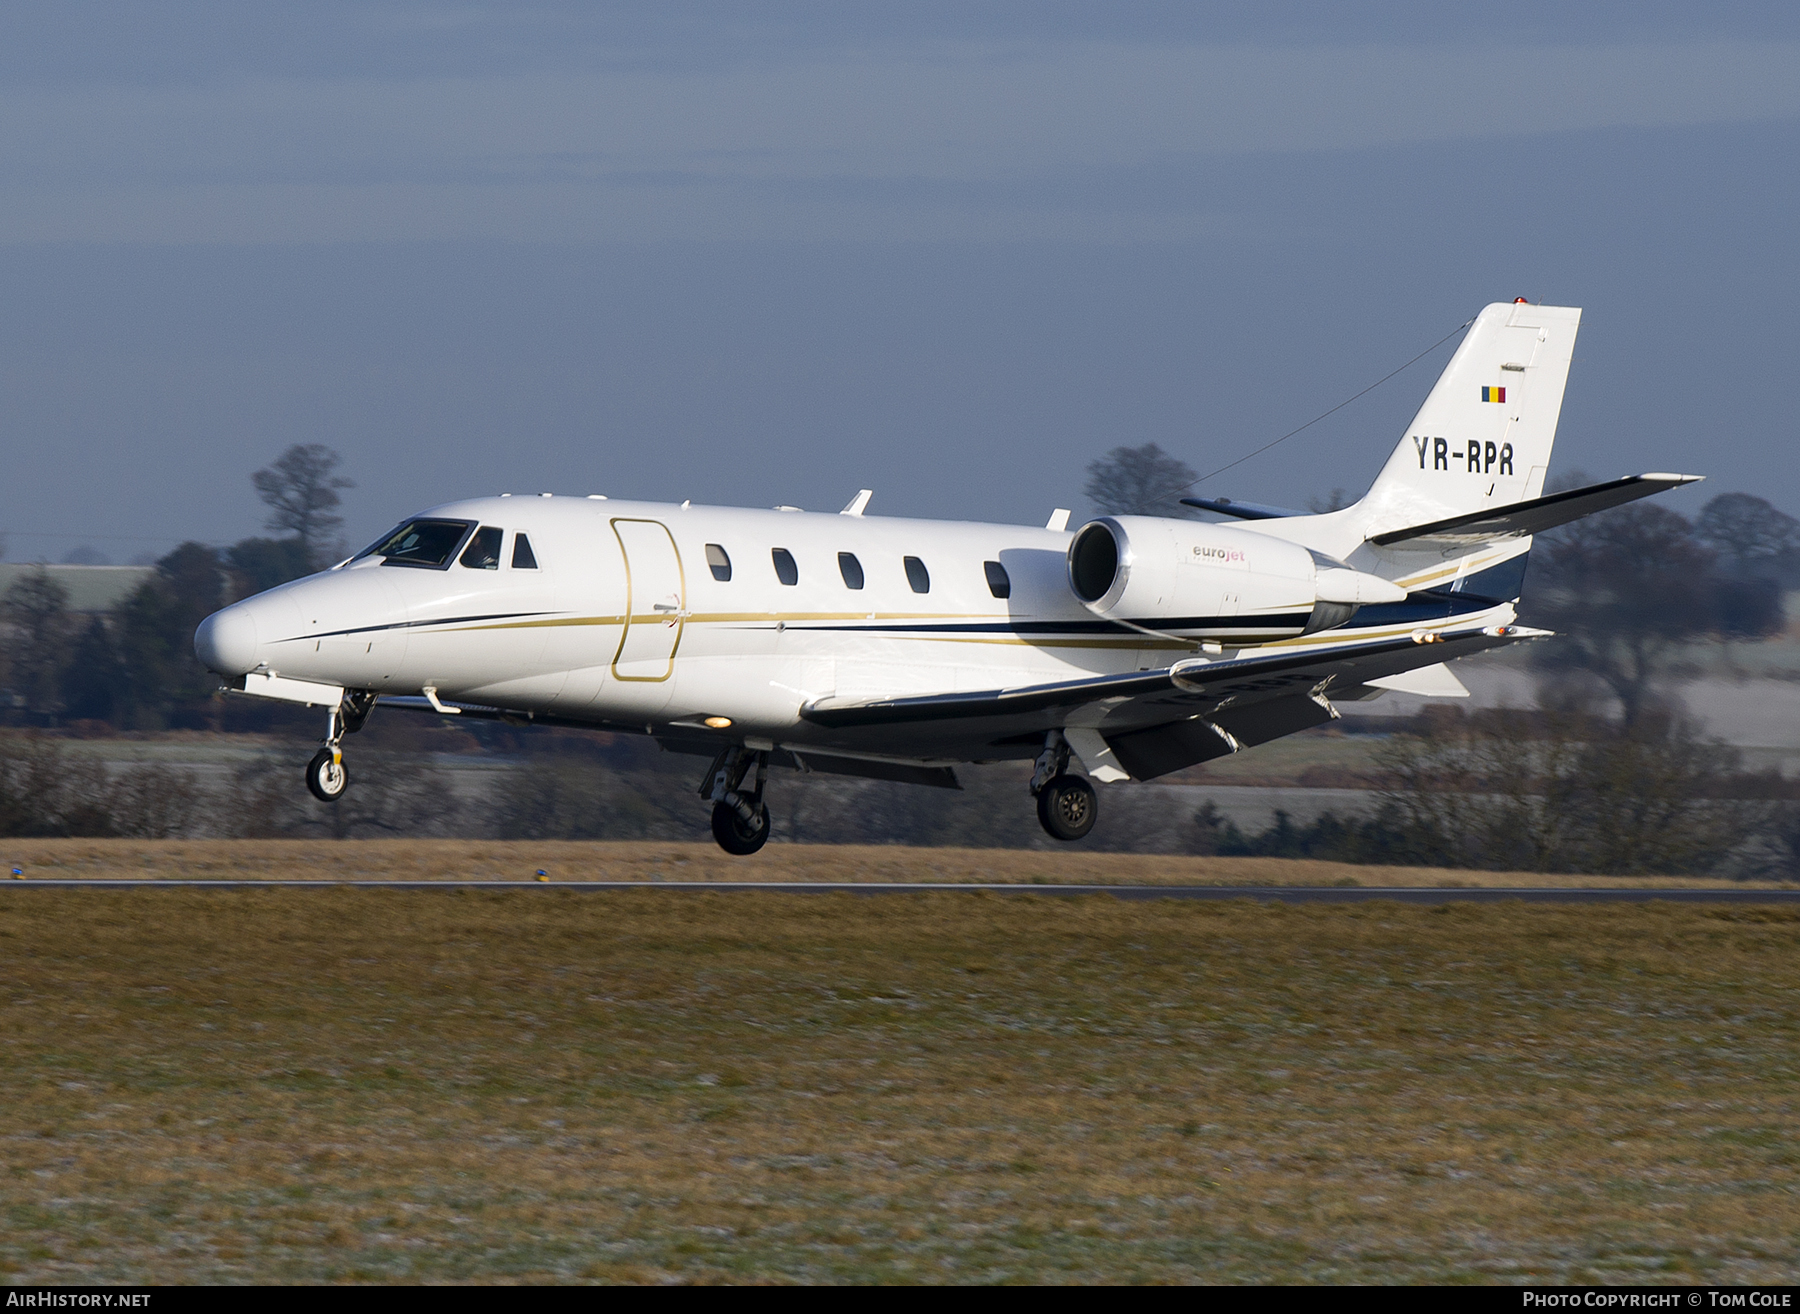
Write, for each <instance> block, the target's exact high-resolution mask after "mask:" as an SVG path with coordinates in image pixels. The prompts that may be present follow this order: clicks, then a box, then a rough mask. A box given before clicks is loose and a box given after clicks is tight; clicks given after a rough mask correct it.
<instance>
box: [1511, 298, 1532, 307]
mask: <svg viewBox="0 0 1800 1314" xmlns="http://www.w3.org/2000/svg"><path fill="white" fill-rule="evenodd" d="M1530 304H1531V302H1529V301H1527V300H1526V299H1525V298H1524V297H1514V298H1513V305H1515V306H1529V305H1530Z"/></svg>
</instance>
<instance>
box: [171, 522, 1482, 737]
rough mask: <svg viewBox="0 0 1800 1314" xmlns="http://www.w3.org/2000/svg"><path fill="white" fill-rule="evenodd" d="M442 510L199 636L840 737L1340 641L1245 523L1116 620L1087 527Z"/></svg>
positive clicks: (308, 667) (1309, 585) (553, 707)
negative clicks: (1082, 579) (888, 706)
mask: <svg viewBox="0 0 1800 1314" xmlns="http://www.w3.org/2000/svg"><path fill="white" fill-rule="evenodd" d="M422 522H433V523H436V524H438V525H440V526H441V525H444V524H446V523H451V524H454V525H455V526H456V528H455V529H454V531H452V530H451V529H447V528H446V529H442V530H441V531H439V532H441V533H442V534H443V535H445V536H446V537H445V538H444V541H445V542H450V538H449V537H448V535H450V534H451V533H452V532H454V534H456V535H457V536H458V537H457V538H456V540H455V542H454V545H453V546H452V547H451V548H450V549H449V550H448V555H447V558H446V559H445V560H444V561H442V562H441V563H435V562H434V563H427V564H407V563H405V562H404V561H403V560H400V559H397V558H395V557H391V556H386V555H383V554H381V553H375V552H371V553H370V554H365V555H362V556H359V557H357V558H353V559H352V560H350V561H349V562H346V563H344V564H342V565H340V566H337V567H335V568H333V569H331V570H328V571H324V572H321V573H320V574H317V575H313V576H309V577H307V578H305V579H301V580H296V581H294V582H292V583H289V584H285V585H282V586H281V587H279V588H276V589H272V590H270V591H268V592H266V593H261V594H258V595H256V596H254V597H251V598H247V599H244V600H243V601H241V602H238V603H235V604H233V605H232V606H230V607H228V608H226V609H225V610H224V611H222V612H220V613H218V614H217V615H215V616H214V617H212V618H210V619H209V620H208V621H207V622H206V623H205V625H203V626H202V629H201V632H200V634H199V636H198V638H197V647H198V649H199V651H200V653H201V656H202V658H203V660H205V661H206V662H207V664H208V665H209V666H212V667H213V668H214V669H216V670H219V671H221V672H222V673H225V674H228V675H233V674H239V675H241V674H245V673H248V672H253V671H260V672H272V673H278V674H279V675H281V676H284V677H288V678H291V679H295V680H304V681H314V682H318V683H320V684H326V685H337V686H343V687H345V688H351V689H365V690H369V691H372V692H374V693H376V694H390V695H392V694H418V693H420V692H421V691H431V692H432V693H433V694H434V696H436V697H439V698H442V699H444V700H446V701H455V700H460V701H465V702H470V703H480V704H485V705H492V706H497V707H503V708H507V709H515V710H518V711H520V712H524V713H535V714H543V715H550V716H556V717H559V718H566V719H572V720H577V721H583V722H591V723H593V724H596V725H610V726H616V727H619V728H631V729H637V730H645V731H652V732H660V731H661V730H663V729H665V728H667V727H671V726H676V727H687V728H691V729H693V730H695V731H701V730H702V729H703V728H704V727H706V726H707V723H708V719H709V718H711V719H712V720H714V721H715V722H719V721H723V722H726V723H728V726H729V732H730V733H731V735H733V736H734V737H737V738H739V739H743V738H756V739H766V740H770V741H777V742H786V743H791V744H806V743H813V744H817V745H819V746H821V747H823V746H826V745H828V744H832V743H834V742H837V740H838V739H839V738H841V736H835V735H834V733H833V732H830V731H827V730H825V729H823V728H821V727H818V726H814V725H811V724H809V723H808V722H807V721H806V720H805V718H804V716H803V715H802V713H803V710H804V709H805V708H806V707H808V706H809V705H813V704H825V703H842V702H845V701H856V700H863V699H876V698H891V697H905V696H908V695H922V694H933V693H944V692H956V691H965V690H982V689H994V688H1006V687H1014V686H1022V685H1036V684H1043V683H1048V682H1055V681H1058V680H1072V679H1080V678H1083V677H1087V676H1093V675H1107V674H1116V673H1124V672H1130V671H1138V670H1149V669H1153V668H1158V667H1163V666H1167V665H1168V664H1169V663H1170V661H1171V660H1172V659H1174V658H1175V657H1177V656H1179V655H1181V654H1182V653H1183V652H1190V653H1191V652H1192V651H1194V649H1195V648H1196V646H1197V645H1199V644H1203V643H1204V644H1208V645H1217V646H1218V647H1220V648H1223V649H1237V648H1242V647H1246V646H1257V645H1268V644H1274V643H1329V642H1331V641H1332V636H1331V635H1328V634H1308V635H1305V636H1304V637H1303V636H1302V631H1303V630H1304V629H1305V628H1306V625H1307V623H1308V618H1309V617H1310V616H1311V615H1312V614H1313V609H1314V607H1315V601H1316V598H1315V590H1314V582H1313V570H1314V566H1313V562H1312V559H1311V556H1310V554H1309V553H1308V551H1307V549H1305V548H1304V547H1300V546H1298V545H1296V544H1294V543H1290V542H1286V541H1283V540H1281V539H1279V538H1274V537H1271V536H1269V535H1267V534H1261V533H1257V532H1255V531H1252V530H1247V529H1243V528H1239V527H1236V526H1230V525H1206V524H1198V523H1186V524H1185V525H1184V527H1183V530H1182V534H1183V538H1182V546H1181V549H1180V550H1181V552H1182V553H1183V557H1182V562H1183V566H1184V569H1187V568H1189V567H1191V568H1192V570H1193V571H1204V572H1208V573H1206V574H1205V575H1204V576H1202V575H1201V574H1197V573H1189V574H1186V575H1184V576H1183V578H1184V579H1186V580H1190V581H1200V584H1199V591H1198V593H1197V594H1196V593H1195V591H1194V588H1193V587H1189V588H1188V592H1187V594H1185V595H1184V604H1183V614H1181V615H1179V616H1168V615H1160V616H1159V615H1156V614H1149V615H1145V616H1142V617H1137V616H1128V617H1121V618H1119V619H1107V618H1104V617H1102V616H1099V615H1097V614H1096V613H1095V612H1094V611H1093V610H1091V609H1090V608H1089V607H1088V606H1084V605H1083V602H1082V600H1081V599H1080V598H1079V597H1078V596H1077V595H1076V593H1075V592H1074V591H1072V589H1071V583H1070V568H1069V557H1068V549H1069V543H1070V538H1071V535H1070V534H1069V533H1067V532H1063V531H1056V530H1050V529H1040V528H1032V527H1027V526H1016V525H1000V524H982V523H971V522H945V521H927V520H910V519H898V518H893V517H885V516H884V517H874V516H869V517H864V516H857V515H841V514H819V513H807V512H801V511H783V510H767V511H765V510H750V509H742V508H730V507H701V506H689V505H687V504H683V505H681V506H673V505H669V504H666V503H644V502H624V501H612V500H605V499H600V498H582V497H564V496H557V497H547V496H501V497H488V498H478V499H471V500H467V501H459V502H452V503H448V504H446V505H443V506H439V507H435V508H433V509H431V510H429V511H425V512H421V513H420V514H419V516H417V517H414V519H413V521H411V522H408V523H409V524H410V523H422ZM521 538H523V540H524V543H525V547H524V550H523V552H521V550H520V541H521ZM1196 596H1198V597H1199V598H1200V599H1201V604H1202V605H1197V606H1196V605H1192V599H1193V598H1194V597H1196ZM1207 604H1210V605H1207ZM1460 610H1462V611H1463V612H1465V613H1466V612H1468V611H1470V610H1472V609H1471V608H1467V607H1465V608H1461V609H1460ZM1376 611H1379V609H1373V610H1372V611H1371V612H1370V613H1368V614H1369V615H1371V616H1373V615H1374V612H1376ZM1497 612H1503V613H1504V616H1503V617H1502V619H1505V620H1510V619H1511V609H1510V607H1504V606H1502V607H1499V608H1498V609H1497ZM1465 619H1466V617H1465ZM1391 623H1392V624H1393V625H1394V626H1395V627H1397V628H1401V629H1403V628H1404V627H1406V626H1408V625H1415V624H1418V623H1420V622H1419V620H1418V619H1417V618H1416V617H1409V616H1401V615H1396V616H1395V617H1394V618H1393V619H1392V622H1391ZM1426 623H1430V622H1429V619H1427V621H1426ZM1361 633H1362V635H1364V636H1366V635H1367V634H1368V633H1369V630H1368V629H1367V628H1366V626H1365V627H1362V628H1361ZM721 728H723V727H721ZM838 746H839V747H843V748H856V747H858V745H857V744H852V743H838ZM862 746H863V747H867V745H862ZM928 749H929V746H928V745H912V746H910V747H909V748H908V750H907V751H908V752H910V753H913V754H916V755H920V756H931V755H932V754H931V753H930V752H929V751H928ZM1034 751H1036V750H1035V749H1032V748H1031V747H1030V746H1029V745H1024V746H1021V747H1020V748H1019V749H1018V751H1017V752H1016V753H1014V752H1011V751H1008V750H1004V749H1002V750H999V751H995V752H991V753H988V752H983V753H982V754H981V755H982V756H992V757H1003V756H1029V755H1030V753H1031V752H1034ZM951 755H952V756H955V755H959V754H951Z"/></svg>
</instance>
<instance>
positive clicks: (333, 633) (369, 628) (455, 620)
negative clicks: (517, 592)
mask: <svg viewBox="0 0 1800 1314" xmlns="http://www.w3.org/2000/svg"><path fill="white" fill-rule="evenodd" d="M548 615H550V613H549V612H547V611H497V612H494V613H493V614H491V615H487V616H442V617H439V618H438V619H437V620H416V621H390V622H389V623H388V624H386V625H359V626H357V627H356V628H355V629H352V630H326V631H324V632H323V633H320V634H295V635H292V636H291V637H289V638H286V639H277V640H276V641H275V642H277V643H294V642H296V641H298V640H302V639H341V638H343V637H344V636H345V635H347V634H374V633H376V632H378V631H381V630H413V629H418V628H419V627H420V626H421V625H467V624H470V623H471V622H474V621H491V620H520V619H523V618H524V617H527V616H548Z"/></svg>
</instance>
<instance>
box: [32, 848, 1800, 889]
mask: <svg viewBox="0 0 1800 1314" xmlns="http://www.w3.org/2000/svg"><path fill="white" fill-rule="evenodd" d="M4 843H5V844H6V846H7V847H6V848H5V849H4V851H3V852H0V856H7V857H9V858H10V859H11V863H10V865H11V866H23V867H24V868H25V873H26V878H27V879H29V878H30V877H32V876H38V877H58V878H63V879H69V878H99V877H115V878H116V877H127V878H144V877H162V878H171V879H173V878H182V879H190V880H225V879H230V880H431V881H436V880H458V879H469V880H519V881H530V880H533V879H534V878H535V874H536V873H537V872H538V871H540V870H541V871H546V872H548V873H549V874H550V876H551V877H552V878H553V879H555V880H572V881H585V880H593V881H857V882H867V881H927V882H941V883H945V884H969V883H986V882H996V881H999V882H1015V883H1024V884H1029V883H1038V884H1063V883H1070V884H1079V885H1362V886H1370V887H1376V888H1391V887H1395V886H1434V887H1448V888H1476V887H1481V888H1489V887H1502V888H1506V887H1518V886H1536V887H1540V888H1550V887H1557V888H1567V887H1583V886H1594V885H1600V886H1607V887H1609V888H1613V887H1623V886H1631V887H1642V888H1651V889H1674V888H1687V889H1692V888H1706V887H1714V888H1732V889H1743V888H1789V887H1791V884H1792V883H1791V882H1775V881H1768V882H1743V881H1725V880H1713V879H1705V878H1700V877H1688V876H1633V877H1619V876H1555V875H1545V874H1543V873H1541V872H1492V871H1469V870H1463V869H1455V868H1444V867H1372V866H1357V865H1353V864H1351V863H1343V862H1315V861H1311V860H1304V859H1292V858H1194V857H1183V856H1179V855H1159V854H1135V853H1091V852H1088V851H1086V850H1083V849H1080V848H1069V849H1065V850H1059V851H1055V852H1049V853H1039V852H1020V851H1017V850H1012V849H952V848H942V849H938V848H931V849H913V848H902V847H900V846H897V845H882V844H861V845H855V844H845V845H823V844H821V845H804V844H774V845H771V846H770V847H768V848H767V849H764V850H763V851H762V852H761V853H759V854H757V855H756V856H755V857H753V858H734V857H731V856H729V855H727V854H725V853H723V852H721V851H720V850H719V849H718V847H717V846H715V845H713V844H683V843H673V842H663V841H646V842H628V841H607V842H592V841H570V840H546V841H536V840H516V841H506V840H460V839H457V840H349V841H344V840H103V839H74V840H65V839H45V840H18V839H15V840H7V841H4Z"/></svg>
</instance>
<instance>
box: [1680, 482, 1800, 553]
mask: <svg viewBox="0 0 1800 1314" xmlns="http://www.w3.org/2000/svg"><path fill="white" fill-rule="evenodd" d="M1694 528H1695V530H1696V531H1697V532H1698V533H1699V535H1700V537H1701V538H1703V539H1705V540H1706V541H1707V542H1708V543H1711V544H1712V545H1713V546H1714V547H1716V548H1718V549H1719V550H1720V551H1722V552H1725V553H1726V554H1728V555H1729V556H1730V557H1731V558H1732V559H1733V560H1734V561H1735V562H1736V563H1737V567H1738V569H1739V570H1740V571H1742V570H1745V569H1746V568H1747V567H1748V566H1749V565H1750V563H1751V562H1752V561H1753V560H1755V559H1757V558H1758V557H1774V556H1779V555H1781V553H1783V552H1786V551H1787V550H1788V549H1789V548H1792V547H1795V546H1800V520H1795V519H1794V518H1793V517H1792V516H1790V515H1788V514H1787V513H1786V512H1784V511H1778V510H1776V509H1775V507H1773V506H1772V505H1770V504H1769V503H1768V502H1766V501H1764V500H1763V499H1762V498H1760V497H1753V496H1751V495H1750V494H1749V493H1720V494H1719V495H1718V496H1717V497H1715V498H1713V499H1712V501H1710V502H1708V503H1707V504H1706V505H1705V506H1703V507H1701V508H1700V515H1699V518H1698V519H1697V520H1696V521H1695V524H1694Z"/></svg>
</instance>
